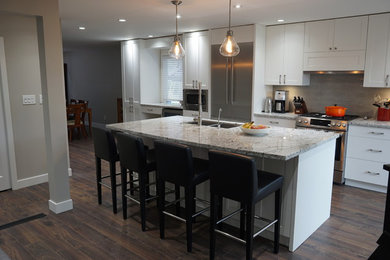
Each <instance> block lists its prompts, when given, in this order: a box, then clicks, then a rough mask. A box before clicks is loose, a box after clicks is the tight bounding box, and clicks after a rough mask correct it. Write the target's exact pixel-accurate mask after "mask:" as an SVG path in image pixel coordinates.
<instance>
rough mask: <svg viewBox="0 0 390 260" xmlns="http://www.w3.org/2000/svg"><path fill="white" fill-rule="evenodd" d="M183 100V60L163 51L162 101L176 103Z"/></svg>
mask: <svg viewBox="0 0 390 260" xmlns="http://www.w3.org/2000/svg"><path fill="white" fill-rule="evenodd" d="M182 100H183V60H182V59H180V60H176V59H175V58H171V57H170V56H169V55H168V54H167V53H166V52H161V102H163V103H172V102H173V103H175V101H176V102H179V101H182Z"/></svg>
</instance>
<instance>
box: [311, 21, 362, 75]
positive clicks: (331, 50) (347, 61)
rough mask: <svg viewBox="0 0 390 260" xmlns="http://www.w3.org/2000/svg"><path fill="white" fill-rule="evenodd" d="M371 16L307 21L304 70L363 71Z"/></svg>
mask: <svg viewBox="0 0 390 260" xmlns="http://www.w3.org/2000/svg"><path fill="white" fill-rule="evenodd" d="M367 25H368V17H367V16H359V17H352V18H343V19H333V20H324V21H316V22H307V23H305V47H304V70H305V71H315V70H335V71H337V70H339V71H342V70H363V69H364V60H365V49H366V39H367Z"/></svg>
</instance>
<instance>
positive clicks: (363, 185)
mask: <svg viewBox="0 0 390 260" xmlns="http://www.w3.org/2000/svg"><path fill="white" fill-rule="evenodd" d="M345 185H347V186H352V187H356V188H361V189H365V190H372V191H377V192H382V193H386V192H387V186H380V185H375V184H371V183H366V182H360V181H355V180H351V179H345Z"/></svg>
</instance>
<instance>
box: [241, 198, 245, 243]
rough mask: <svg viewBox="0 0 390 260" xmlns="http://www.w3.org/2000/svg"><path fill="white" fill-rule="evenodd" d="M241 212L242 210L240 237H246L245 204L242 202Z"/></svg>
mask: <svg viewBox="0 0 390 260" xmlns="http://www.w3.org/2000/svg"><path fill="white" fill-rule="evenodd" d="M240 208H241V212H240V238H241V239H244V238H245V204H244V203H243V202H241V204H240Z"/></svg>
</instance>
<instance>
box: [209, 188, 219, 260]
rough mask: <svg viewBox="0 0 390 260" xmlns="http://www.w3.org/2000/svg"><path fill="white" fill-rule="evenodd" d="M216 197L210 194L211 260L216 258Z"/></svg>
mask: <svg viewBox="0 0 390 260" xmlns="http://www.w3.org/2000/svg"><path fill="white" fill-rule="evenodd" d="M216 201H217V200H216V196H215V195H214V194H213V193H211V194H210V251H209V254H210V260H213V259H214V258H215V239H216V236H215V228H216V227H217V226H216V223H217V220H216V216H217V207H216Z"/></svg>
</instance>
